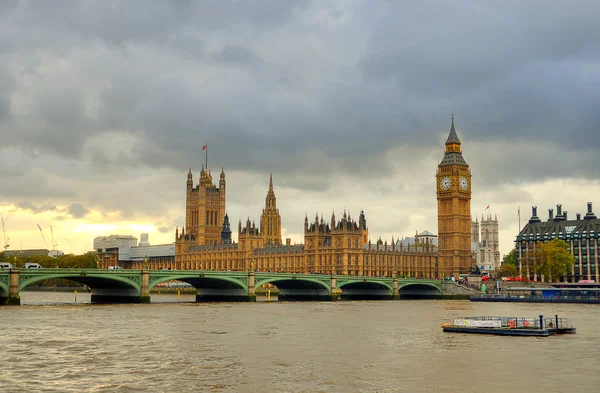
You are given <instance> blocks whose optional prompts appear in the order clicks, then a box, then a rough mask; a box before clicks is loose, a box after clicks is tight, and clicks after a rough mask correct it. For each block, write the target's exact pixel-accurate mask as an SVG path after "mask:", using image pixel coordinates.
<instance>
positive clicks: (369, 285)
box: [337, 279, 394, 300]
mask: <svg viewBox="0 0 600 393" xmlns="http://www.w3.org/2000/svg"><path fill="white" fill-rule="evenodd" d="M337 287H338V288H339V289H341V290H342V295H341V297H342V299H352V300H375V299H392V298H393V296H394V287H393V286H392V285H391V283H387V282H384V281H371V280H367V279H362V280H348V281H338V285H337Z"/></svg>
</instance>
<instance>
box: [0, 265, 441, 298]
mask: <svg viewBox="0 0 600 393" xmlns="http://www.w3.org/2000/svg"><path fill="white" fill-rule="evenodd" d="M49 279H66V280H72V281H76V282H78V283H81V284H84V285H86V286H88V287H89V288H90V289H91V290H92V298H91V301H92V303H149V302H150V291H151V290H152V288H154V287H155V286H156V285H158V284H160V283H164V282H167V281H172V280H178V281H183V282H186V283H189V284H190V285H192V286H193V287H194V288H196V290H197V294H196V301H197V302H204V301H255V300H256V295H255V288H260V287H261V286H263V285H265V284H272V285H274V286H276V287H277V288H278V289H279V300H321V301H322V300H339V299H403V298H440V297H441V296H442V282H441V281H440V280H422V279H404V278H396V277H371V276H345V275H343V276H342V275H329V274H297V273H270V272H237V271H236V272H230V271H212V270H211V271H207V270H129V269H126V270H104V269H10V270H8V269H3V270H0V305H1V304H14V305H18V304H20V296H19V293H20V292H21V291H23V290H24V289H25V288H27V287H30V286H35V285H36V284H39V283H40V282H41V281H44V280H49Z"/></svg>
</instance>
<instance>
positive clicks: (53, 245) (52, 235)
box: [50, 225, 58, 251]
mask: <svg viewBox="0 0 600 393" xmlns="http://www.w3.org/2000/svg"><path fill="white" fill-rule="evenodd" d="M50 236H51V240H52V251H55V250H56V246H58V244H56V243H54V230H53V229H52V225H50Z"/></svg>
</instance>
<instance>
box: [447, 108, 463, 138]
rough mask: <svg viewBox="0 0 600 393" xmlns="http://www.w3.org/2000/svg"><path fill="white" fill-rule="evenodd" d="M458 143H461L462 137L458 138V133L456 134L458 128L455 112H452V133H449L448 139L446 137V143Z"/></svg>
mask: <svg viewBox="0 0 600 393" xmlns="http://www.w3.org/2000/svg"><path fill="white" fill-rule="evenodd" d="M452 143H458V144H459V145H460V139H458V135H456V130H455V129H454V112H452V126H451V127H450V134H449V135H448V139H446V144H447V145H449V144H452Z"/></svg>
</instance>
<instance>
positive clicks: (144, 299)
mask: <svg viewBox="0 0 600 393" xmlns="http://www.w3.org/2000/svg"><path fill="white" fill-rule="evenodd" d="M148 273H149V272H148V270H142V290H141V294H140V303H144V304H149V303H150V291H149V290H148Z"/></svg>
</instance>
